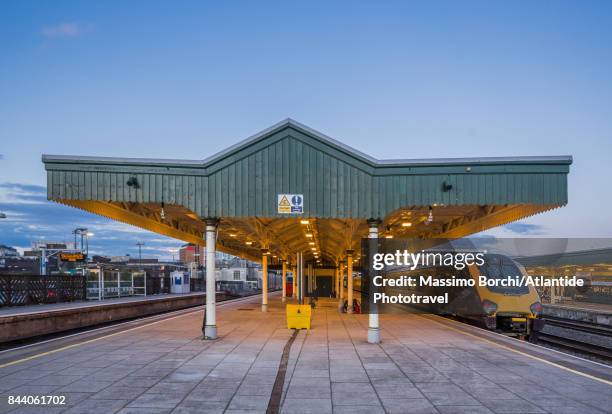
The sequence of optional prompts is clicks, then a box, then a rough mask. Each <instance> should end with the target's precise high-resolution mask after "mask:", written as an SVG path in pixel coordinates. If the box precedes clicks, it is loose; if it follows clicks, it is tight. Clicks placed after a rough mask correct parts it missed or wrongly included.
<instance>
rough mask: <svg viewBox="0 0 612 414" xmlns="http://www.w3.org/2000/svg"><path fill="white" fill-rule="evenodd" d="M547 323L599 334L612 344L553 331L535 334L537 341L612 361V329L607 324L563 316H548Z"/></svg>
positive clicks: (552, 325)
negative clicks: (570, 336)
mask: <svg viewBox="0 0 612 414" xmlns="http://www.w3.org/2000/svg"><path fill="white" fill-rule="evenodd" d="M546 325H548V326H551V327H557V328H564V329H568V330H573V331H578V332H585V333H588V334H591V335H597V336H599V337H604V338H607V339H608V340H609V343H610V346H602V345H596V344H593V343H590V342H587V341H584V340H580V339H576V338H568V337H567V336H563V335H559V334H556V333H551V332H538V333H537V334H536V335H535V339H536V341H537V342H539V343H542V344H547V345H552V346H554V347H557V348H561V349H563V350H567V351H571V352H574V353H578V354H582V355H587V356H590V357H595V358H599V359H603V360H605V361H607V362H612V329H611V328H609V327H607V326H602V325H597V324H594V323H588V322H580V321H573V320H567V319H561V318H546Z"/></svg>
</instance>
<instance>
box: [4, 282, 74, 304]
mask: <svg viewBox="0 0 612 414" xmlns="http://www.w3.org/2000/svg"><path fill="white" fill-rule="evenodd" d="M85 293H86V281H85V277H84V276H38V275H14V276H8V275H0V306H20V305H31V304H38V303H58V302H71V301H74V300H84V299H85Z"/></svg>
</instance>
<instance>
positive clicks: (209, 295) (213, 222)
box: [204, 218, 219, 339]
mask: <svg viewBox="0 0 612 414" xmlns="http://www.w3.org/2000/svg"><path fill="white" fill-rule="evenodd" d="M218 224H219V220H218V219H214V218H210V219H206V314H205V318H206V320H205V321H204V339H217V315H216V281H215V242H216V241H217V225H218Z"/></svg>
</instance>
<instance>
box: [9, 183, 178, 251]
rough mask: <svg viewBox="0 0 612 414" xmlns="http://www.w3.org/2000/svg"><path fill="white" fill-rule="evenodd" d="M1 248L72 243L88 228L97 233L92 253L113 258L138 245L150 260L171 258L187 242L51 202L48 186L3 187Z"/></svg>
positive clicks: (11, 184)
mask: <svg viewBox="0 0 612 414" xmlns="http://www.w3.org/2000/svg"><path fill="white" fill-rule="evenodd" d="M0 211H2V212H3V213H5V214H6V216H7V217H6V218H5V219H2V220H0V244H6V245H9V246H20V248H22V249H23V247H22V246H30V245H31V243H32V242H34V241H37V240H48V241H60V242H72V241H74V236H73V235H72V230H74V229H75V228H77V227H86V228H88V229H89V231H91V232H93V233H94V236H93V237H91V238H90V240H89V248H90V253H93V252H94V251H95V252H96V253H98V254H104V255H109V256H111V255H112V256H114V255H124V254H126V253H130V254H132V255H135V254H137V253H138V247H137V246H136V242H137V241H143V242H145V244H146V245H147V246H148V248H146V249H145V250H144V251H146V257H165V258H170V257H171V256H172V255H171V254H170V253H169V250H170V249H176V248H178V247H179V246H181V245H182V244H184V242H182V241H180V240H175V239H171V238H169V237H164V236H161V235H159V234H156V233H153V232H150V231H147V230H144V229H141V228H138V227H133V226H130V225H127V224H123V223H120V222H117V221H113V220H109V219H106V218H104V217H100V216H97V215H94V214H90V213H87V212H85V211H82V210H79V209H75V208H71V207H67V206H64V205H62V204H58V203H55V202H51V201H47V189H46V188H45V187H44V186H39V185H29V184H17V183H0Z"/></svg>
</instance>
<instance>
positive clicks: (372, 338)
mask: <svg viewBox="0 0 612 414" xmlns="http://www.w3.org/2000/svg"><path fill="white" fill-rule="evenodd" d="M368 343H370V344H379V343H380V328H368Z"/></svg>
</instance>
